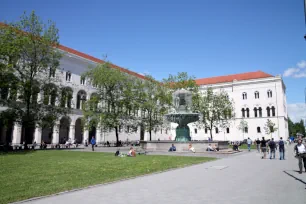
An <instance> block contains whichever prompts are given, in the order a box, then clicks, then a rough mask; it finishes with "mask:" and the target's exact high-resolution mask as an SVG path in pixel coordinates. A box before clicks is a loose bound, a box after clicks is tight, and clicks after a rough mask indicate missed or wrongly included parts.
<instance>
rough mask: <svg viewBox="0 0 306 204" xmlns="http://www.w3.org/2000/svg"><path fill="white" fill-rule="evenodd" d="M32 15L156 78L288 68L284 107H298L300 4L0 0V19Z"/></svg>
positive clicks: (74, 42)
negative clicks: (289, 105)
mask: <svg viewBox="0 0 306 204" xmlns="http://www.w3.org/2000/svg"><path fill="white" fill-rule="evenodd" d="M32 10H35V11H36V13H37V15H39V16H40V17H41V18H42V19H43V20H44V21H46V20H48V19H50V20H53V21H54V22H56V24H57V27H58V28H59V30H60V42H61V44H63V45H66V46H68V47H71V48H74V49H77V50H79V51H82V52H85V53H88V54H90V55H93V56H96V57H99V58H102V57H103V56H104V55H106V54H107V56H108V59H109V60H110V61H112V62H113V63H115V64H117V65H119V66H122V67H125V68H128V69H131V70H133V71H135V72H139V73H148V74H151V75H153V76H154V77H155V78H157V79H162V78H165V77H167V76H168V74H176V73H177V72H178V71H180V72H182V71H186V72H188V73H189V75H193V76H195V77H197V78H203V77H210V76H219V75H227V74H234V73H241V72H248V71H256V70H262V71H264V72H267V73H270V74H273V75H277V74H284V72H285V70H287V69H289V68H294V69H290V70H289V72H287V74H286V76H287V77H284V81H285V84H286V86H287V101H288V103H294V104H295V103H302V102H304V88H305V87H306V83H305V78H306V75H305V71H306V63H305V66H303V63H299V62H301V61H302V60H306V42H305V40H304V38H303V36H304V34H305V33H306V29H305V22H304V10H303V0H268V1H267V0H256V1H251V0H231V1H229V0H218V1H216V0H188V1H187V0H185V1H182V0H154V1H143V0H112V1H109V0H108V1H105V0H99V1H91V0H87V1H79V0H75V1H70V0H65V1H63V0H61V1H59V0H53V1H48V3H46V2H45V1H41V0H39V1H38V0H27V1H22V0H19V1H17V0H2V1H1V7H0V21H4V20H6V21H16V20H18V18H19V16H20V15H21V14H22V13H23V11H28V12H30V11H32ZM298 63H299V64H298ZM297 64H298V65H297Z"/></svg>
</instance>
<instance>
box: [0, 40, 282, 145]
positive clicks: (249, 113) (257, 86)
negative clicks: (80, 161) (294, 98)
mask: <svg viewBox="0 0 306 204" xmlns="http://www.w3.org/2000/svg"><path fill="white" fill-rule="evenodd" d="M59 50H60V51H61V52H63V57H62V59H61V61H60V67H59V69H58V70H57V71H56V73H55V74H57V75H58V76H60V78H61V81H62V84H63V85H64V86H65V87H67V89H69V90H70V93H71V97H68V98H69V99H67V101H65V106H66V107H67V106H70V107H71V108H72V109H73V111H72V114H70V115H69V116H68V117H62V118H59V119H58V121H57V124H56V125H55V126H54V127H53V128H44V129H42V128H34V129H33V130H30V131H27V134H32V138H33V142H34V141H36V143H37V144H39V143H41V141H42V140H43V141H44V142H46V143H53V144H55V143H56V144H57V143H63V142H64V140H67V139H68V138H70V139H72V140H73V139H76V140H77V142H78V143H84V142H85V140H90V138H91V137H92V136H95V137H96V139H97V142H98V143H102V142H104V141H115V138H116V137H115V133H114V132H113V131H112V130H110V131H107V132H102V130H101V129H99V128H93V129H92V130H90V131H89V130H83V129H82V127H81V118H82V110H81V107H82V103H83V102H84V101H86V100H88V99H90V97H91V96H93V94H95V91H96V89H95V87H94V86H93V85H92V84H90V83H89V82H88V81H86V79H84V78H82V77H81V74H82V73H83V72H85V71H86V70H87V69H88V66H89V65H96V64H98V63H103V61H102V60H100V59H97V58H95V57H92V56H89V55H87V54H84V53H81V52H79V51H76V50H73V49H71V48H68V47H65V46H60V47H59ZM113 67H116V68H119V69H120V70H121V71H123V72H126V73H127V74H130V75H133V76H135V77H138V78H141V79H144V76H143V75H140V74H138V73H135V72H132V71H129V70H127V69H124V68H121V67H118V66H116V65H113ZM196 82H197V84H198V85H200V90H201V91H205V90H206V89H207V88H208V87H212V88H213V89H214V91H219V90H221V89H223V90H225V91H226V92H227V93H228V94H229V97H231V98H232V99H234V101H235V115H236V117H235V119H233V120H232V123H231V125H230V126H229V127H228V128H226V129H225V130H221V129H215V130H214V131H213V136H214V140H231V141H232V140H243V139H245V138H247V137H250V138H251V139H253V140H254V139H255V138H258V137H259V138H261V137H262V136H266V137H269V136H267V135H266V134H265V132H264V124H265V123H266V121H267V119H271V120H272V121H273V122H274V123H275V124H276V126H277V128H278V130H277V131H276V132H275V133H273V137H274V138H275V139H276V140H278V139H279V138H280V137H283V138H288V117H287V102H286V87H285V85H284V83H283V80H282V79H281V77H280V76H272V75H269V74H266V73H264V72H261V71H257V72H249V73H243V74H236V75H228V76H221V77H212V78H204V79H197V80H196ZM40 97H44V96H43V94H40ZM49 97H51V96H49ZM51 101H52V99H50V103H51ZM1 108H2V109H3V107H0V111H1ZM242 119H245V120H246V121H247V122H248V124H249V126H248V129H247V130H246V133H245V134H244V137H243V135H242V132H241V131H239V130H238V129H237V126H238V125H239V123H240V121H241V120H242ZM2 124H3V123H2V122H1V121H0V144H1V143H5V142H7V141H8V142H11V143H12V144H20V143H23V138H24V135H23V134H25V133H24V131H21V130H22V127H21V125H20V124H18V123H14V122H11V123H10V124H9V125H8V127H4V126H3V125H2ZM171 127H172V128H171V129H170V130H163V129H156V130H154V131H153V133H152V139H153V140H158V139H160V140H174V139H175V124H171ZM120 131H121V129H120ZM190 131H191V138H192V139H193V140H207V139H208V137H209V131H207V130H205V129H197V128H196V127H195V126H194V125H192V124H191V125H190ZM140 138H144V140H148V138H149V137H148V133H147V132H145V131H143V130H142V129H141V128H140V127H139V128H138V130H137V132H134V133H127V132H120V140H122V141H125V140H130V141H131V140H139V139H140Z"/></svg>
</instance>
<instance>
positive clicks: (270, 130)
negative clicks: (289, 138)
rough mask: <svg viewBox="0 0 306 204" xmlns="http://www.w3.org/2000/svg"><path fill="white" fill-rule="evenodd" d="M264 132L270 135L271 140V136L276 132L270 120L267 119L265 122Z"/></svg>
mask: <svg viewBox="0 0 306 204" xmlns="http://www.w3.org/2000/svg"><path fill="white" fill-rule="evenodd" d="M264 129H265V132H266V134H267V135H270V136H271V138H272V134H273V133H274V132H275V131H277V127H276V125H275V123H273V122H272V121H271V120H270V119H267V122H266V124H265V127H264Z"/></svg>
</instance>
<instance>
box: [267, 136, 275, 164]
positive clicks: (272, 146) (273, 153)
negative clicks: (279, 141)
mask: <svg viewBox="0 0 306 204" xmlns="http://www.w3.org/2000/svg"><path fill="white" fill-rule="evenodd" d="M269 147H270V159H272V157H273V159H275V150H276V144H275V142H274V138H272V140H271V141H270V142H269Z"/></svg>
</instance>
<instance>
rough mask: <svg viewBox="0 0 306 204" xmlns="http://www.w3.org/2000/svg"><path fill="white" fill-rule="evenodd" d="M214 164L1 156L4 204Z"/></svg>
mask: <svg viewBox="0 0 306 204" xmlns="http://www.w3.org/2000/svg"><path fill="white" fill-rule="evenodd" d="M210 160H213V158H205V157H183V156H181V157H176V156H145V155H140V156H139V155H137V157H136V158H131V157H123V158H121V157H115V156H114V154H112V153H111V154H110V153H96V152H77V151H63V150H51V151H50V150H49V151H48V150H47V151H34V152H33V151H32V152H26V153H25V152H24V153H22V152H19V153H9V154H4V155H0V182H1V185H0V203H7V202H13V201H18V200H24V199H27V198H31V197H36V196H42V195H48V194H52V193H56V192H61V191H65V190H70V189H74V188H80V187H85V186H89V185H94V184H100V183H106V182H110V181H115V180H119V179H123V178H129V177H134V176H139V175H143V174H149V173H152V172H158V171H163V170H166V169H170V168H178V167H184V166H187V165H191V164H198V163H202V162H206V161H210Z"/></svg>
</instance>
